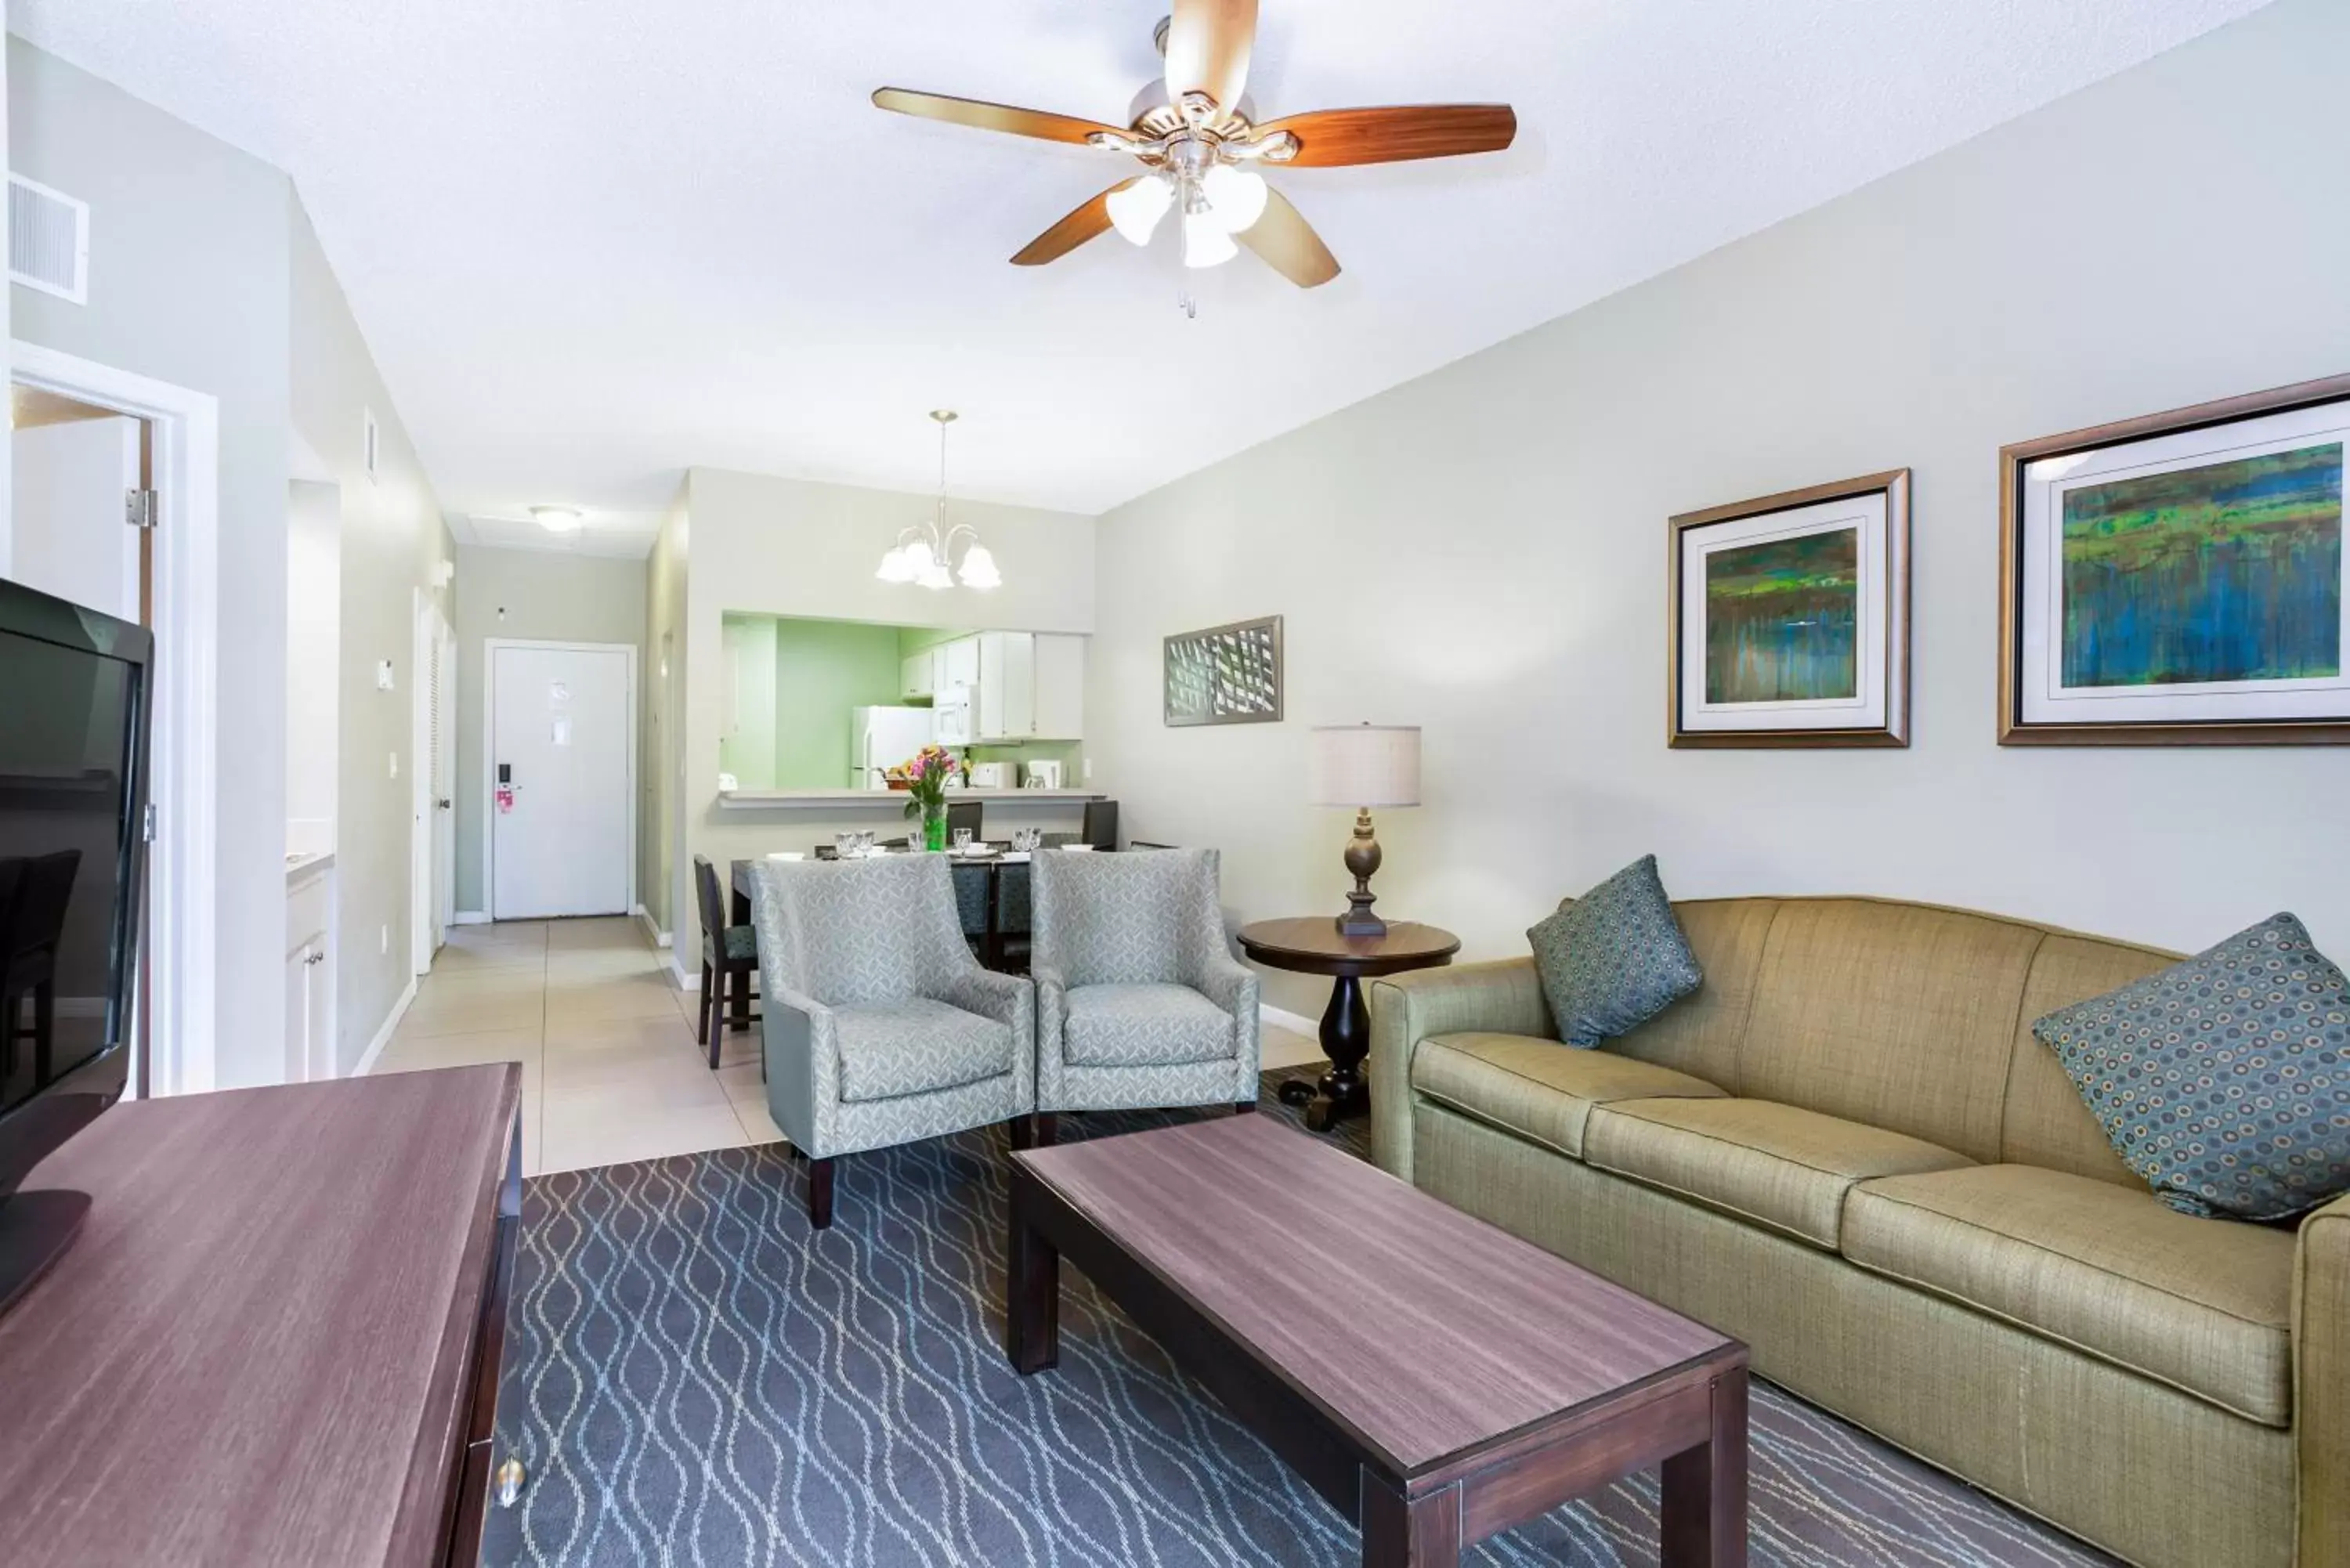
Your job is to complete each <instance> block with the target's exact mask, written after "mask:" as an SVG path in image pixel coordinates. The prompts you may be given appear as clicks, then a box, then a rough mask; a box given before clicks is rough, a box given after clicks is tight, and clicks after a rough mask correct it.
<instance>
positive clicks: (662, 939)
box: [629, 904, 670, 948]
mask: <svg viewBox="0 0 2350 1568" xmlns="http://www.w3.org/2000/svg"><path fill="white" fill-rule="evenodd" d="M629 913H630V914H632V915H634V916H636V918H637V923H638V924H639V925H640V926H642V927H644V929H645V935H647V936H649V937H650V938H652V940H653V946H655V947H657V948H665V947H668V946H669V945H670V936H669V933H668V932H667V931H665V930H662V929H660V927H659V926H657V925H655V924H653V916H652V911H651V910H650V909H646V908H645V907H644V906H643V905H642V904H639V905H638V906H637V907H636V908H635V909H630V910H629Z"/></svg>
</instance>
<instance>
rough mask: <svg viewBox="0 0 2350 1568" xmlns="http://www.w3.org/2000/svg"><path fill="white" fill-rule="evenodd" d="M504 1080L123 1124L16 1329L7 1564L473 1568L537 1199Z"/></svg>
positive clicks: (507, 1069) (50, 1165) (82, 1180)
mask: <svg viewBox="0 0 2350 1568" xmlns="http://www.w3.org/2000/svg"><path fill="white" fill-rule="evenodd" d="M521 1094H522V1075H521V1069H520V1068H519V1067H517V1066H515V1064H511V1063H509V1064H502V1065H499V1066H490V1067H455V1068H449V1069H446V1070H444V1071H441V1072H431V1073H408V1074H398V1075H388V1076H384V1077H376V1078H355V1079H348V1080H343V1081H340V1082H335V1083H324V1084H300V1085H287V1086H286V1087H283V1088H270V1089H244V1090H234V1091H229V1092H225V1093H221V1094H213V1095H190V1096H182V1097H180V1098H176V1099H163V1100H148V1101H141V1102H139V1103H136V1104H128V1105H119V1106H115V1107H113V1108H112V1109H111V1110H109V1111H108V1112H106V1114H105V1115H103V1116H99V1119H98V1120H97V1121H96V1122H95V1123H93V1124H92V1125H91V1126H90V1127H88V1129H87V1130H85V1131H84V1132H83V1133H82V1134H81V1135H80V1136H79V1137H76V1138H75V1139H74V1140H73V1141H72V1142H70V1143H68V1144H67V1145H66V1146H65V1147H63V1148H61V1149H59V1150H58V1151H57V1153H56V1154H54V1155H52V1156H51V1157H50V1158H48V1159H47V1161H45V1162H44V1163H43V1164H42V1165H41V1166H40V1167H38V1168H36V1170H35V1171H34V1172H33V1174H32V1176H31V1177H30V1178H29V1179H27V1180H26V1183H25V1185H26V1188H27V1189H37V1188H72V1189H79V1190H81V1191H84V1192H87V1193H88V1194H89V1195H90V1197H91V1199H92V1204H91V1208H90V1212H89V1218H88V1220H87V1222H86V1223H85V1224H84V1225H83V1227H82V1231H81V1234H80V1237H79V1238H78V1240H77V1241H75V1243H74V1245H73V1247H72V1249H71V1250H70V1251H68V1252H66V1253H65V1255H64V1256H62V1257H61V1258H59V1259H58V1260H57V1264H56V1266H55V1267H54V1268H52V1269H51V1270H50V1271H49V1272H48V1273H47V1276H45V1277H44V1278H43V1279H42V1280H41V1281H40V1282H38V1283H37V1284H36V1285H35V1286H34V1287H33V1288H32V1289H31V1290H30V1291H28V1292H27V1293H26V1294H25V1295H24V1296H23V1298H22V1299H20V1300H19V1301H18V1302H17V1303H16V1305H15V1306H14V1307H12V1308H11V1309H10V1310H9V1311H8V1312H7V1314H5V1316H0V1412H5V1418H0V1498H5V1500H7V1501H6V1507H7V1511H8V1518H7V1522H6V1525H5V1539H6V1550H5V1556H6V1559H7V1561H8V1563H9V1564H10V1568H49V1565H52V1564H56V1565H59V1568H62V1565H64V1564H84V1563H236V1564H239V1565H240V1568H276V1565H279V1564H283V1565H286V1568H294V1565H297V1564H298V1565H300V1568H317V1565H320V1564H326V1563H333V1564H337V1565H338V1568H361V1565H367V1568H372V1565H374V1564H394V1565H403V1568H404V1565H407V1564H427V1563H463V1564H471V1563H473V1562H474V1561H475V1559H476V1557H477V1556H478V1554H479V1552H480V1542H481V1531H482V1516H483V1509H484V1500H485V1497H486V1493H487V1490H488V1487H489V1480H490V1470H491V1436H492V1425H493V1422H494V1418H495V1415H496V1410H497V1385H498V1368H499V1362H500V1358H501V1356H502V1354H503V1351H504V1340H505V1304H506V1294H507V1291H508V1288H509V1285H510V1282H511V1281H512V1279H513V1276H514V1251H515V1233H516V1231H517V1230H518V1228H519V1225H520V1218H521V1199H522V1168H521V1138H520V1127H521V1121H520V1117H519V1116H518V1114H517V1110H518V1106H519V1105H520V1101H521Z"/></svg>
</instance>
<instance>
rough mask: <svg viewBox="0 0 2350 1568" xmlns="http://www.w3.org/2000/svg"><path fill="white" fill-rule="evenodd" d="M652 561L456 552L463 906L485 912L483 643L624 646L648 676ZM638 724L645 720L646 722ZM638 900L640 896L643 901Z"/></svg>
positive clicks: (477, 549) (463, 548) (475, 548)
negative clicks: (634, 652)
mask: <svg viewBox="0 0 2350 1568" xmlns="http://www.w3.org/2000/svg"><path fill="white" fill-rule="evenodd" d="M645 580H646V578H645V563H644V562H642V561H620V560H610V559H607V558H605V557H602V556H568V555H557V554H556V553H554V552H552V551H546V550H493V549H488V548H485V547H484V546H482V545H458V546H457V581H456V585H455V586H456V591H457V618H456V623H455V624H456V631H457V781H456V783H457V795H456V802H457V805H456V810H457V908H458V909H461V910H478V909H481V908H482V907H483V906H482V830H483V824H484V820H485V815H486V808H487V805H488V798H487V797H488V793H489V786H488V784H487V783H486V782H485V781H486V778H487V771H486V764H485V763H484V754H483V745H484V731H483V722H484V718H483V715H484V706H483V694H484V691H486V690H487V688H488V678H489V668H490V666H489V658H488V654H487V652H486V650H485V648H484V643H485V641H486V639H490V638H494V637H508V638H525V639H533V640H537V641H567V642H624V643H627V644H628V645H629V647H631V648H633V649H637V669H638V671H639V675H638V679H639V681H640V682H641V681H642V680H643V679H644V677H643V670H644V668H645V659H644V646H645ZM638 722H639V724H641V723H642V722H643V719H642V717H641V715H639V721H638ZM639 897H641V891H640V893H639Z"/></svg>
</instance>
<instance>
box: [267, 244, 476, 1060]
mask: <svg viewBox="0 0 2350 1568" xmlns="http://www.w3.org/2000/svg"><path fill="white" fill-rule="evenodd" d="M291 227H292V236H291V238H292V247H293V275H292V287H291V292H290V308H291V315H292V320H293V336H292V348H293V362H294V375H293V385H292V389H291V392H292V398H291V405H292V406H291V414H292V421H293V427H294V429H295V431H296V432H297V433H298V434H299V435H300V436H301V438H302V440H303V441H304V442H305V443H307V446H308V447H309V449H310V451H311V452H314V453H316V454H317V457H318V459H319V460H320V461H321V462H324V463H325V464H326V466H327V470H328V472H330V473H332V474H333V475H334V477H335V480H336V483H337V485H338V489H339V491H340V495H341V510H342V536H341V541H340V544H341V564H340V576H341V578H342V606H341V614H342V620H341V625H340V627H339V628H338V633H337V638H338V664H339V678H338V679H339V688H340V690H339V698H338V703H337V708H336V737H335V741H334V746H335V753H336V772H335V814H336V815H335V909H336V922H337V932H338V935H337V938H336V952H335V988H336V989H335V1035H336V1045H335V1064H336V1067H337V1069H338V1071H341V1072H346V1073H347V1072H348V1071H350V1070H351V1069H352V1068H353V1067H355V1066H357V1065H358V1064H359V1059H360V1058H361V1057H362V1056H363V1055H364V1054H366V1052H367V1049H368V1046H369V1044H371V1043H372V1042H373V1040H374V1039H375V1036H376V1034H377V1033H379V1032H380V1029H381V1028H382V1026H383V1024H384V1022H385V1020H386V1019H388V1018H389V1017H390V1015H391V1011H392V1009H393V1008H394V1007H395V1006H396V1005H398V1004H399V1002H400V996H401V994H402V993H403V992H404V991H405V990H406V988H407V986H408V983H409V981H411V979H412V978H414V975H415V963H414V961H413V958H412V955H411V950H412V948H413V946H414V940H413V936H412V931H413V919H414V907H413V904H412V902H411V884H412V883H413V881H414V866H415V861H414V857H413V854H412V846H411V831H412V828H413V825H414V819H415V810H416V799H415V793H414V791H415V780H416V778H417V775H418V771H419V768H420V765H421V764H420V763H419V761H418V758H417V754H416V732H415V711H416V705H417V704H418V703H419V702H421V701H423V700H424V694H423V693H421V692H420V691H417V690H416V679H415V671H416V616H417V606H418V601H419V597H420V596H430V597H432V599H433V600H434V601H435V602H436V603H437V604H439V606H440V607H441V613H442V616H443V617H446V616H448V615H449V613H450V596H449V590H448V588H447V587H435V586H434V584H433V576H434V569H435V568H436V567H437V566H440V564H441V563H442V562H443V561H446V560H447V559H448V558H449V554H450V551H451V550H452V548H453V543H452V540H451V539H450V537H449V530H448V528H447V526H446V525H445V524H443V523H442V521H441V504H440V502H439V501H438V500H437V499H436V498H435V497H434V496H433V493H432V484H431V483H430V482H429V481H427V480H426V478H425V477H424V469H423V466H422V464H421V463H420V462H418V461H417V457H416V450H415V448H414V447H413V446H411V444H410V443H409V440H408V431H407V430H406V428H405V427H404V426H402V425H401V423H400V415H399V412H398V410H395V409H394V408H393V407H392V405H391V393H390V391H389V390H388V389H386V388H385V386H384V384H383V378H382V376H381V375H380V374H379V373H378V371H377V369H376V365H375V359H374V357H373V356H372V355H371V354H369V351H368V346H367V340H366V339H365V338H364V337H361V336H360V335H359V323H358V322H357V321H356V320H355V319H353V317H352V316H351V310H350V306H349V305H348V303H347V302H346V301H345V300H344V298H343V291H342V287H341V286H340V285H339V284H338V283H337V282H336V281H335V275H334V271H333V269H332V268H331V267H329V266H328V264H327V255H326V253H325V252H324V251H323V250H321V249H320V248H319V246H318V237H317V234H315V233H314V232H313V231H312V229H311V227H310V219H309V214H307V213H305V212H304V211H303V210H302V207H301V203H300V202H298V201H296V202H294V205H293V213H292V225H291ZM370 410H371V411H372V412H373V413H374V414H375V417H376V426H377V443H376V473H375V476H374V477H373V478H372V479H370V478H369V476H368V473H367V468H366V459H365V454H364V452H363V447H364V436H363V431H364V430H365V428H366V421H367V415H368V413H369V411H370ZM385 659H390V661H391V668H392V689H391V690H390V691H383V690H381V689H380V688H379V687H378V686H377V684H376V673H375V672H376V666H377V664H378V663H380V662H381V661H382V660H385ZM288 743H289V744H291V745H317V744H319V743H320V741H319V740H318V738H317V737H312V736H300V735H296V736H291V737H289V738H288ZM394 753H398V755H399V757H400V774H399V776H398V777H397V778H395V777H393V776H392V772H391V767H390V758H391V757H392V755H393V754H394Z"/></svg>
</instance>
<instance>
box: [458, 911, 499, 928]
mask: <svg viewBox="0 0 2350 1568" xmlns="http://www.w3.org/2000/svg"><path fill="white" fill-rule="evenodd" d="M449 923H450V924H451V925H452V926H486V925H488V924H489V923H490V915H489V911H488V910H486V909H460V910H458V911H457V912H456V913H455V914H453V915H452V916H450V917H449Z"/></svg>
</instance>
